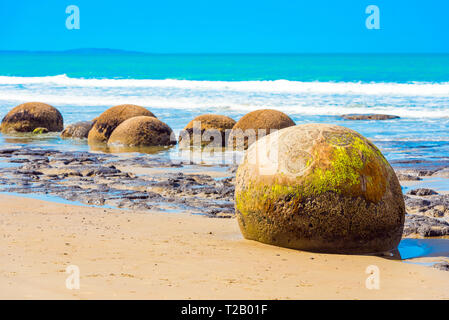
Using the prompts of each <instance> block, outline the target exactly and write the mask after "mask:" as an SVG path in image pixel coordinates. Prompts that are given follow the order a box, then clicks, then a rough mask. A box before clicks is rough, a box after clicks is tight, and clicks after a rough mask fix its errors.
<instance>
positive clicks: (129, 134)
mask: <svg viewBox="0 0 449 320" xmlns="http://www.w3.org/2000/svg"><path fill="white" fill-rule="evenodd" d="M173 137H174V136H173V131H172V129H171V128H170V127H169V126H168V125H166V124H165V123H164V122H162V121H160V120H159V119H156V118H155V117H148V116H139V117H133V118H131V119H128V120H125V121H123V123H121V124H120V125H119V126H118V127H117V128H116V129H115V130H114V131H113V132H112V134H111V136H110V138H109V140H108V145H123V146H130V147H152V146H170V145H174V144H176V139H174V138H173Z"/></svg>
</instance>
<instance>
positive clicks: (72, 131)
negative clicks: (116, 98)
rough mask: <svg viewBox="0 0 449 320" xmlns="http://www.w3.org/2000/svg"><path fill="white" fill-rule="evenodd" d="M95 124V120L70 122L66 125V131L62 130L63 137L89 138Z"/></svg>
mask: <svg viewBox="0 0 449 320" xmlns="http://www.w3.org/2000/svg"><path fill="white" fill-rule="evenodd" d="M93 124H94V121H79V122H75V123H72V124H69V125H68V126H67V127H65V129H64V131H62V133H61V137H62V138H77V139H84V138H87V137H88V135H89V131H90V129H92V126H93Z"/></svg>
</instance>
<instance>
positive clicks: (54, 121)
mask: <svg viewBox="0 0 449 320" xmlns="http://www.w3.org/2000/svg"><path fill="white" fill-rule="evenodd" d="M36 128H46V129H47V130H48V131H52V132H56V131H61V130H62V129H63V119H62V115H61V113H60V112H59V111H58V110H57V109H56V108H54V107H52V106H50V105H48V104H46V103H42V102H27V103H23V104H21V105H18V106H17V107H15V108H13V109H12V110H11V111H9V112H8V113H7V114H6V116H5V117H4V118H3V120H2V124H1V131H2V132H3V133H14V132H33V131H34V129H36Z"/></svg>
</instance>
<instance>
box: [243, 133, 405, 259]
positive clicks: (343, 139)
mask: <svg viewBox="0 0 449 320" xmlns="http://www.w3.org/2000/svg"><path fill="white" fill-rule="evenodd" d="M235 208H236V214H237V218H238V222H239V225H240V229H241V231H242V233H243V235H244V237H245V238H247V239H252V240H257V241H260V242H264V243H268V244H273V245H277V246H282V247H288V248H295V249H301V250H309V251H316V252H330V253H349V254H351V253H376V252H384V251H388V250H391V249H394V248H395V247H396V246H397V245H398V243H399V241H400V239H401V235H402V230H403V225H404V218H405V205H404V199H403V196H402V191H401V186H400V184H399V181H398V179H397V177H396V175H395V172H394V171H393V169H392V168H391V166H390V165H389V163H388V162H387V160H386V159H385V158H384V156H383V155H382V154H381V152H380V151H379V150H378V149H377V148H376V147H375V146H374V145H373V144H372V143H371V142H370V141H368V140H367V139H366V138H364V137H363V136H362V135H360V134H358V133H357V132H355V131H353V130H350V129H347V128H344V127H340V126H335V125H326V124H307V125H299V126H294V127H290V128H286V129H283V130H280V131H278V132H277V133H274V134H271V135H269V136H266V137H264V138H261V139H259V140H258V141H257V142H256V143H254V144H253V145H252V146H251V147H250V148H249V149H248V151H247V154H246V156H245V158H244V161H243V162H242V164H241V165H240V166H239V168H238V170H237V176H236V189H235Z"/></svg>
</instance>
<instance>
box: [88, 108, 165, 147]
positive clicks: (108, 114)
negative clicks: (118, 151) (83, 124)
mask: <svg viewBox="0 0 449 320" xmlns="http://www.w3.org/2000/svg"><path fill="white" fill-rule="evenodd" d="M137 116H148V117H156V116H155V115H154V114H153V113H152V112H150V111H148V110H147V109H145V108H144V107H140V106H136V105H133V104H122V105H118V106H115V107H112V108H109V109H108V110H106V111H105V112H103V113H102V114H101V115H100V116H99V117H98V118H96V119H95V124H94V125H93V127H92V129H91V130H90V131H89V135H88V143H89V144H97V143H106V142H107V141H108V139H109V137H110V136H111V133H112V131H114V129H115V128H117V127H118V126H119V124H121V123H122V122H123V121H125V120H127V119H130V118H132V117H137Z"/></svg>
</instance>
